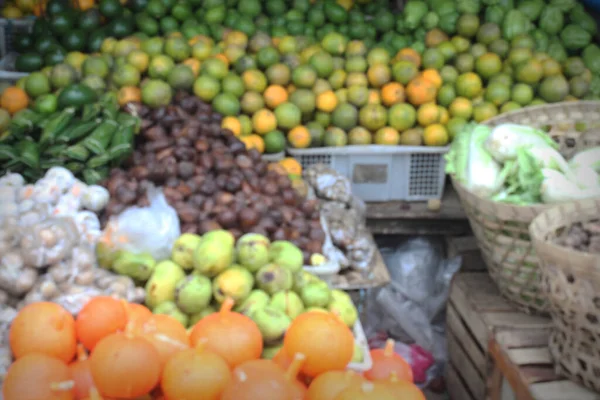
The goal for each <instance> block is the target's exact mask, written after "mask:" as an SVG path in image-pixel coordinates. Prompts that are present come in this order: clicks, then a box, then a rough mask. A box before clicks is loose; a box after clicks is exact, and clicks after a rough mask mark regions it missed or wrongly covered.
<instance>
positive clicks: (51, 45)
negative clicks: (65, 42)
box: [34, 36, 60, 55]
mask: <svg viewBox="0 0 600 400" xmlns="http://www.w3.org/2000/svg"><path fill="white" fill-rule="evenodd" d="M59 46H60V45H59V43H58V42H57V41H56V39H54V38H53V37H51V36H42V37H41V38H40V39H39V40H38V41H37V42H36V44H35V46H34V47H35V50H37V51H38V52H39V53H41V54H42V55H46V54H48V53H49V52H50V51H52V50H53V49H55V48H57V47H59Z"/></svg>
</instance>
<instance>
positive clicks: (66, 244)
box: [20, 217, 79, 268]
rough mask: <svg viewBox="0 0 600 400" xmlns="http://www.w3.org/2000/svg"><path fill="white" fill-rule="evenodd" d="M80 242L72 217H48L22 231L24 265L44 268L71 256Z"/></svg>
mask: <svg viewBox="0 0 600 400" xmlns="http://www.w3.org/2000/svg"><path fill="white" fill-rule="evenodd" d="M78 242H79V233H78V231H77V225H76V224H75V221H74V220H73V218H71V217H56V218H48V219H46V220H44V221H42V222H40V223H37V224H35V225H31V226H28V227H25V228H23V229H22V231H21V242H20V249H21V257H22V258H23V263H24V266H26V267H35V268H42V267H45V266H48V265H51V264H55V263H57V262H59V261H61V260H63V259H65V258H67V257H70V256H71V250H72V249H73V247H74V246H75V245H76V244H77V243H78Z"/></svg>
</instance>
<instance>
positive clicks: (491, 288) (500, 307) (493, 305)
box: [457, 272, 516, 312]
mask: <svg viewBox="0 0 600 400" xmlns="http://www.w3.org/2000/svg"><path fill="white" fill-rule="evenodd" d="M457 286H458V287H459V288H460V289H462V290H463V291H464V292H465V295H466V296H467V297H468V298H469V301H470V304H471V307H472V308H474V309H475V310H478V311H490V312H492V311H498V312H506V311H516V309H515V308H514V307H513V305H512V304H510V303H509V302H508V301H507V300H506V299H505V298H504V297H502V295H501V294H500V292H499V291H498V287H497V286H496V284H495V283H494V281H492V278H490V276H489V275H488V274H487V273H486V272H465V273H462V274H460V275H459V276H458V277H457Z"/></svg>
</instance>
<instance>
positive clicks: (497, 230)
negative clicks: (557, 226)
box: [452, 101, 600, 313]
mask: <svg viewBox="0 0 600 400" xmlns="http://www.w3.org/2000/svg"><path fill="white" fill-rule="evenodd" d="M504 123H515V124H522V125H529V126H534V127H538V128H547V129H548V130H549V133H550V135H551V136H552V137H553V138H555V140H556V141H557V142H558V143H559V145H560V151H561V153H562V154H563V155H564V156H565V157H567V158H569V157H570V156H572V155H573V154H574V153H575V152H577V151H580V150H582V149H585V148H589V147H593V146H597V145H600V101H578V102H563V103H555V104H549V105H542V106H533V107H526V108H523V109H521V110H516V111H513V112H510V113H506V114H503V115H500V116H497V117H495V118H492V119H490V120H488V121H485V122H484V124H485V125H488V126H490V127H493V126H496V125H500V124H504ZM452 183H453V185H454V188H455V189H456V191H457V193H458V196H459V198H460V201H461V204H462V207H463V208H464V210H465V213H466V214H467V217H468V219H469V223H470V225H471V228H472V230H473V233H474V234H475V236H476V238H477V242H478V244H479V247H480V249H481V252H482V255H483V258H484V261H485V262H486V264H487V266H488V269H489V272H490V275H491V277H492V279H493V280H494V282H496V284H497V285H498V288H499V290H500V292H501V293H502V294H503V295H504V296H505V297H506V298H507V299H509V300H511V301H512V302H513V303H515V305H516V306H518V307H519V308H520V309H521V310H523V311H525V312H527V313H532V312H538V313H546V312H547V305H546V301H545V298H544V295H543V293H541V292H540V288H539V282H540V277H539V271H538V263H539V261H538V258H537V256H536V254H535V251H534V249H533V247H532V245H531V241H530V239H529V224H530V223H531V221H532V220H533V219H534V218H535V217H536V216H537V215H538V214H539V213H540V212H542V211H544V210H546V209H548V208H549V207H551V206H548V205H544V204H538V205H531V206H516V205H511V204H504V203H498V202H494V201H491V200H489V199H487V198H484V197H481V196H478V195H476V194H474V193H472V192H470V191H469V190H468V189H467V188H465V187H464V186H463V185H462V184H460V183H459V182H457V181H456V180H455V179H454V178H452Z"/></svg>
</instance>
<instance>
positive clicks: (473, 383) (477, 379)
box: [446, 331, 486, 400]
mask: <svg viewBox="0 0 600 400" xmlns="http://www.w3.org/2000/svg"><path fill="white" fill-rule="evenodd" d="M446 338H447V340H448V358H449V359H450V360H451V361H452V363H453V364H454V366H455V367H456V370H457V371H458V372H459V374H460V376H461V377H462V378H463V379H464V381H465V384H466V385H467V387H468V388H469V391H470V392H471V393H472V394H473V397H475V398H476V399H483V398H484V397H485V391H486V389H485V385H486V379H485V376H484V375H483V374H481V373H480V372H479V371H478V370H477V368H475V366H474V364H473V361H472V360H471V359H470V358H469V356H468V355H467V353H466V351H465V350H464V349H463V348H462V346H461V345H460V344H459V340H458V339H457V338H456V336H454V334H453V333H452V332H450V331H448V332H447V333H446ZM457 400H458V399H457Z"/></svg>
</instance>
